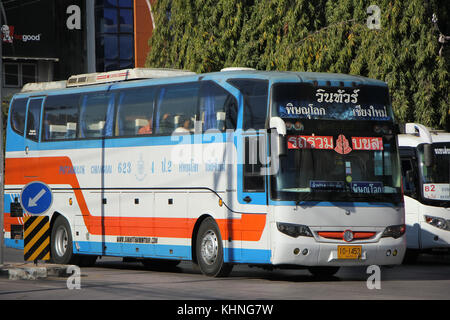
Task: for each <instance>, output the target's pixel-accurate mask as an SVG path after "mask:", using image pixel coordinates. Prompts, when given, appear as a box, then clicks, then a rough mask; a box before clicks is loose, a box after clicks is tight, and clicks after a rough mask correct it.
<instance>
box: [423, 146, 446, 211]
mask: <svg viewBox="0 0 450 320" xmlns="http://www.w3.org/2000/svg"><path fill="white" fill-rule="evenodd" d="M417 150H418V153H419V161H420V177H421V183H422V192H423V197H424V199H425V200H431V201H433V204H434V205H441V206H446V207H448V206H449V205H450V143H448V142H445V143H433V144H432V146H431V152H432V156H433V161H432V163H431V165H430V166H426V165H425V164H424V145H423V144H422V145H419V146H418V147H417Z"/></svg>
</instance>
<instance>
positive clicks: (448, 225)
mask: <svg viewBox="0 0 450 320" xmlns="http://www.w3.org/2000/svg"><path fill="white" fill-rule="evenodd" d="M425 221H426V222H427V223H428V224H431V225H432V226H435V227H436V228H439V229H442V230H449V231H450V220H445V219H444V218H439V217H432V216H425Z"/></svg>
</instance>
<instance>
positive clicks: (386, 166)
mask: <svg viewBox="0 0 450 320" xmlns="http://www.w3.org/2000/svg"><path fill="white" fill-rule="evenodd" d="M320 90H322V91H320ZM338 91H340V92H339V93H338ZM345 92H347V93H345ZM349 92H351V93H352V94H353V97H352V95H351V94H350V93H349ZM319 93H320V94H319ZM325 94H328V97H325ZM335 94H336V96H334V95H335ZM273 97H274V100H273V101H272V106H273V109H272V112H273V113H272V114H273V115H274V116H279V117H281V118H282V119H283V120H284V121H285V123H286V129H287V154H286V156H281V157H280V167H279V171H278V173H277V174H276V175H274V176H272V180H271V197H272V199H274V200H294V201H349V202H352V201H366V202H392V203H398V202H401V186H400V169H399V168H400V166H399V160H398V155H397V142H396V137H395V134H394V133H395V131H394V125H393V121H392V114H391V111H390V107H389V98H388V96H387V89H386V88H382V87H380V88H378V87H358V88H357V89H353V88H350V89H349V88H345V89H341V88H334V89H333V88H329V87H328V88H326V89H320V88H319V89H317V87H316V88H313V87H312V86H311V85H305V84H287V85H280V86H277V87H275V88H274V92H273ZM352 99H353V100H352ZM319 100H320V101H319ZM389 120H390V121H389Z"/></svg>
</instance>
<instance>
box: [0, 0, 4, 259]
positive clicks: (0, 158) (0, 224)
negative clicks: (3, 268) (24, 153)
mask: <svg viewBox="0 0 450 320" xmlns="http://www.w3.org/2000/svg"><path fill="white" fill-rule="evenodd" d="M0 6H1V8H0V9H1V11H2V12H3V3H2V2H1V1H0ZM2 21H3V19H2V14H0V26H2V25H3V23H2ZM0 80H1V83H0V106H1V110H0V265H2V264H3V263H4V258H5V250H4V242H5V241H4V240H5V239H4V233H3V229H4V212H3V211H4V204H3V200H4V199H3V192H4V185H3V182H4V181H3V173H4V170H3V162H4V150H3V39H0Z"/></svg>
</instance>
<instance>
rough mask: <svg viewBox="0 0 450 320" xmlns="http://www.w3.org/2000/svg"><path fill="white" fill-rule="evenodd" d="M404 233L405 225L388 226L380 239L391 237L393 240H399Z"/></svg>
mask: <svg viewBox="0 0 450 320" xmlns="http://www.w3.org/2000/svg"><path fill="white" fill-rule="evenodd" d="M405 231H406V225H404V224H399V225H396V226H389V227H386V229H384V232H383V235H382V236H381V237H382V238H387V237H392V238H394V239H397V238H400V237H401V236H402V235H404V234H405Z"/></svg>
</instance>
